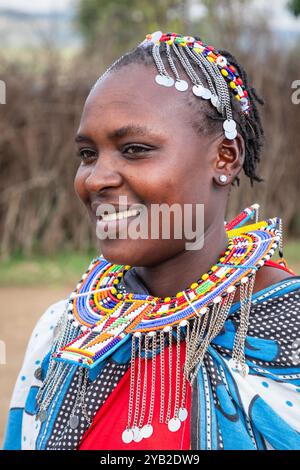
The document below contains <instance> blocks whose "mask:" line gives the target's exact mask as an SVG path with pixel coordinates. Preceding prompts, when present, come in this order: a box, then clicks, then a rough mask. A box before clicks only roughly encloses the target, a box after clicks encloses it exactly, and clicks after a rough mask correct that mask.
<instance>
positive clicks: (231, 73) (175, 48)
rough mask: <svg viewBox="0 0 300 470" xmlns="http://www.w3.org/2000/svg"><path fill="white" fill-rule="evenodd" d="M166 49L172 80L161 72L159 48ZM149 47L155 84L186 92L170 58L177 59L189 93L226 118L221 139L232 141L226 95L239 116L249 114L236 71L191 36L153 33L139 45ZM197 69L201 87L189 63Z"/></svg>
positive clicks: (233, 131)
mask: <svg viewBox="0 0 300 470" xmlns="http://www.w3.org/2000/svg"><path fill="white" fill-rule="evenodd" d="M162 43H165V45H166V55H167V60H168V63H169V66H170V69H171V70H172V72H173V74H174V77H175V78H173V77H172V76H171V75H170V74H169V73H168V71H167V70H166V68H165V65H164V63H163V61H162V58H161V55H160V46H161V44H162ZM150 45H152V55H153V59H154V62H155V65H156V67H157V70H158V75H156V77H155V81H156V83H158V84H159V85H162V86H165V87H171V86H173V85H174V86H175V88H176V90H178V91H181V92H184V91H186V90H188V88H189V85H188V82H187V81H186V80H184V79H182V78H181V77H180V75H179V72H178V70H177V68H176V65H175V62H174V60H173V55H174V56H176V57H177V59H178V60H179V63H180V64H181V66H182V68H183V70H184V71H185V73H186V75H187V76H188V78H189V79H190V81H191V82H192V84H193V86H192V92H193V93H194V95H195V96H197V97H199V98H203V99H204V100H210V102H211V104H212V105H213V106H214V107H215V108H216V109H217V111H218V112H219V114H221V115H222V116H223V117H226V120H225V121H224V122H223V129H224V133H225V137H226V138H227V139H230V140H233V139H235V137H236V136H237V129H236V122H235V120H234V119H233V113H232V107H231V101H230V92H231V93H233V94H234V97H235V98H236V100H237V101H238V102H239V104H240V106H241V112H242V113H243V114H249V109H250V103H249V98H248V92H247V90H246V89H245V86H244V85H243V81H242V79H241V78H240V76H239V73H238V71H237V70H236V68H235V67H234V66H233V65H230V64H229V62H228V60H227V58H226V57H224V56H223V55H222V54H221V53H220V52H219V51H218V50H217V49H215V48H214V47H212V46H208V45H206V44H204V43H203V41H201V40H198V39H195V38H193V37H192V36H182V35H181V34H176V33H166V34H163V33H162V32H161V31H156V32H155V33H152V34H147V36H146V39H145V40H144V41H143V42H142V43H141V44H140V46H142V47H148V46H150ZM190 59H192V61H193V63H194V64H196V65H198V66H199V68H200V69H201V71H202V74H203V75H204V77H205V78H206V81H207V86H205V85H204V84H203V82H202V80H201V78H200V77H199V75H198V74H197V73H196V71H195V69H194V67H192V65H191V63H190Z"/></svg>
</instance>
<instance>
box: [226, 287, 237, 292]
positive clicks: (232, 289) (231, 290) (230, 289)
mask: <svg viewBox="0 0 300 470" xmlns="http://www.w3.org/2000/svg"><path fill="white" fill-rule="evenodd" d="M235 290H236V287H235V286H229V287H228V289H227V292H228V294H231V293H232V292H234V291H235Z"/></svg>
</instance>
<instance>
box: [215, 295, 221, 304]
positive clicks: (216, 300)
mask: <svg viewBox="0 0 300 470" xmlns="http://www.w3.org/2000/svg"><path fill="white" fill-rule="evenodd" d="M220 302H222V297H221V296H220V295H218V296H217V297H215V298H214V300H213V303H214V304H219V303H220Z"/></svg>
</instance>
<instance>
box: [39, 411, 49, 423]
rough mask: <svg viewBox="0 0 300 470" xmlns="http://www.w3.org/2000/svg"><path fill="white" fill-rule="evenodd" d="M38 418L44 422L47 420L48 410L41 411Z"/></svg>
mask: <svg viewBox="0 0 300 470" xmlns="http://www.w3.org/2000/svg"><path fill="white" fill-rule="evenodd" d="M38 418H39V420H40V422H41V423H43V422H44V421H46V418H47V412H46V411H45V410H42V411H40V412H39V415H38Z"/></svg>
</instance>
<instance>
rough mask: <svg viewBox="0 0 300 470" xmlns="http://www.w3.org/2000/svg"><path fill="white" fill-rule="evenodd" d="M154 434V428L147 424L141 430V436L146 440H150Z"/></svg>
mask: <svg viewBox="0 0 300 470" xmlns="http://www.w3.org/2000/svg"><path fill="white" fill-rule="evenodd" d="M152 434H153V426H152V425H151V424H145V426H143V427H142V429H141V435H142V437H143V438H144V439H148V438H149V437H151V436H152Z"/></svg>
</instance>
